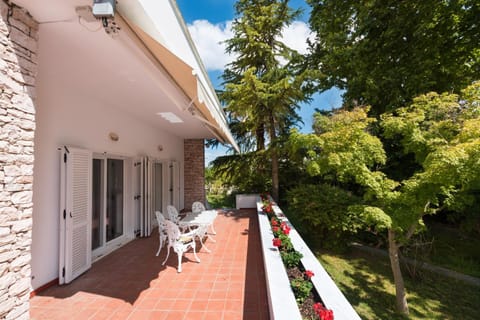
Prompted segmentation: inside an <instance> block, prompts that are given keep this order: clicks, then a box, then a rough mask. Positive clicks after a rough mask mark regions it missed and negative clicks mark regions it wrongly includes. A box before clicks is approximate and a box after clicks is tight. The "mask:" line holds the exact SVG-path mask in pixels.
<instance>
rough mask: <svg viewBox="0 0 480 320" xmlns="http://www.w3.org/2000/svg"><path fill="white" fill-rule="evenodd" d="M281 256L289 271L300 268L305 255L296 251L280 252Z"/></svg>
mask: <svg viewBox="0 0 480 320" xmlns="http://www.w3.org/2000/svg"><path fill="white" fill-rule="evenodd" d="M282 244H283V240H282ZM280 255H281V257H282V261H283V264H284V265H285V267H287V269H289V268H294V267H296V266H298V265H299V264H300V260H301V259H302V258H303V255H302V254H301V253H300V252H298V251H296V250H290V251H280Z"/></svg>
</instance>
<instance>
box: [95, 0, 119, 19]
mask: <svg viewBox="0 0 480 320" xmlns="http://www.w3.org/2000/svg"><path fill="white" fill-rule="evenodd" d="M115 2H116V0H93V6H92V13H93V16H94V17H95V18H113V16H114V14H115V4H116V3H115Z"/></svg>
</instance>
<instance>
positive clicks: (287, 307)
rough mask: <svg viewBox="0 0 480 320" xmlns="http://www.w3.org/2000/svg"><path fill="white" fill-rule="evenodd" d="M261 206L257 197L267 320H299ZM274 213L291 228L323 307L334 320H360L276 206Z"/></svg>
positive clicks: (296, 248) (293, 239) (287, 280)
mask: <svg viewBox="0 0 480 320" xmlns="http://www.w3.org/2000/svg"><path fill="white" fill-rule="evenodd" d="M249 196H251V195H249ZM262 205H263V204H262V202H261V199H260V196H257V201H256V209H257V213H258V223H259V228H260V237H261V241H262V251H263V259H264V265H265V278H266V281H267V293H268V300H269V308H270V318H271V319H275V320H283V319H285V320H296V319H298V320H301V319H302V317H301V315H300V311H299V309H298V306H297V303H296V301H295V297H294V295H293V291H292V289H291V286H290V281H289V279H288V275H287V272H286V270H285V268H284V266H283V261H282V258H281V256H280V252H279V251H278V249H277V248H276V247H274V246H273V243H272V239H273V238H274V235H273V232H272V229H271V227H270V222H269V220H268V217H267V215H266V214H265V213H263V211H262ZM273 211H274V212H275V214H276V216H277V217H278V218H279V219H280V220H281V221H285V222H286V223H287V224H288V226H289V227H290V228H291V230H290V234H289V236H290V240H291V242H292V244H293V247H294V248H295V250H297V251H299V252H300V253H301V254H302V255H303V258H302V260H301V262H302V264H303V267H304V268H305V270H311V271H313V273H314V274H315V276H313V277H312V278H311V281H312V283H313V286H314V287H315V290H316V291H317V293H318V295H319V296H320V298H321V299H322V302H323V304H324V305H325V307H326V308H327V309H331V310H333V314H334V317H335V320H360V319H361V318H360V316H359V315H358V314H357V312H356V311H355V309H354V308H353V307H352V305H351V304H350V302H348V300H347V298H345V296H344V295H343V293H342V292H341V291H340V289H339V288H338V287H337V285H336V284H335V282H333V280H332V278H331V277H330V275H329V274H328V273H327V271H326V270H325V269H324V268H323V266H322V265H321V263H320V262H319V261H318V259H317V257H316V256H315V255H314V254H313V252H312V251H311V250H310V248H309V247H308V245H307V244H306V243H305V241H304V240H303V239H302V237H301V236H300V234H299V233H298V231H297V230H296V229H295V227H294V226H293V225H292V224H291V223H290V221H289V220H288V218H287V217H286V216H285V215H284V214H283V212H282V210H281V209H280V208H279V207H278V206H277V205H274V206H273Z"/></svg>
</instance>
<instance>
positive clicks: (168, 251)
mask: <svg viewBox="0 0 480 320" xmlns="http://www.w3.org/2000/svg"><path fill="white" fill-rule="evenodd" d="M169 255H170V246H168V247H167V257H166V258H165V260H164V261H163V263H162V266H164V265H165V262H167V260H168V256H169Z"/></svg>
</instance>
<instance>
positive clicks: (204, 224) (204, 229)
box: [178, 210, 218, 252]
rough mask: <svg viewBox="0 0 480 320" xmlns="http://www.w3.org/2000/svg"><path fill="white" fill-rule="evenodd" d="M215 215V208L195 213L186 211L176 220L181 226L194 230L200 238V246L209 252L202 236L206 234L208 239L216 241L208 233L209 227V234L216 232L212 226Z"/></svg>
mask: <svg viewBox="0 0 480 320" xmlns="http://www.w3.org/2000/svg"><path fill="white" fill-rule="evenodd" d="M217 215H218V214H217V210H205V211H201V212H197V213H193V212H188V213H187V215H186V216H185V217H184V218H183V219H181V220H180V221H179V222H178V225H179V226H180V227H182V228H183V227H185V228H189V229H190V230H196V231H197V232H196V236H197V237H198V238H199V239H200V243H201V244H202V248H205V251H207V252H211V251H210V249H208V248H207V247H206V246H205V244H204V243H203V237H205V236H207V237H208V238H209V239H210V240H212V241H213V242H216V240H215V239H213V238H212V237H211V236H210V233H208V228H210V229H211V231H212V232H211V234H217V233H216V232H215V229H214V227H213V222H214V221H215V218H216V217H217ZM194 228H196V229H194Z"/></svg>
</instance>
